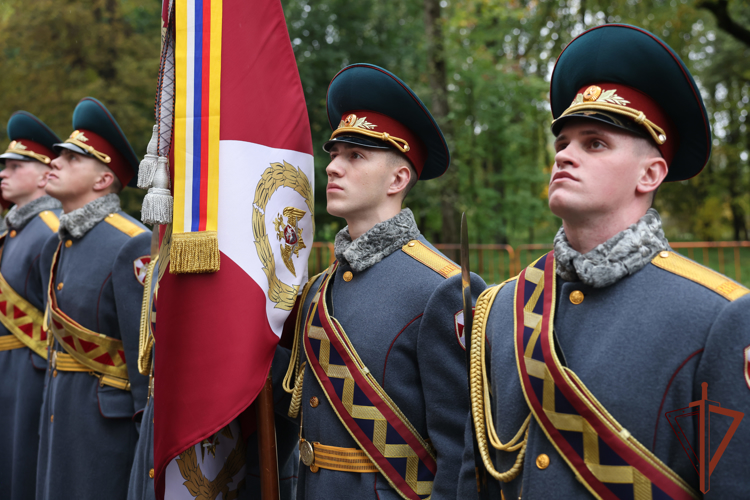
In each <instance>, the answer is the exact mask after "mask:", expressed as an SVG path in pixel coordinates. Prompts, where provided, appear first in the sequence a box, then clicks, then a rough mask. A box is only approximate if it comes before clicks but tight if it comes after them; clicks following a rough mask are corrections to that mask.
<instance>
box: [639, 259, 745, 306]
mask: <svg viewBox="0 0 750 500" xmlns="http://www.w3.org/2000/svg"><path fill="white" fill-rule="evenodd" d="M651 263H652V264H653V265H655V266H656V267H658V268H661V269H664V270H665V271H669V272H670V273H672V274H676V275H677V276H682V277H683V278H687V279H689V280H690V281H693V282H695V283H698V284H699V285H703V286H704V287H706V288H708V289H709V290H712V291H714V292H716V293H718V294H719V295H721V296H722V297H724V298H725V299H727V300H729V301H733V300H737V299H739V298H740V297H742V296H743V295H747V294H748V293H750V290H748V289H747V288H745V287H744V286H742V285H740V284H739V283H735V282H734V281H732V280H730V279H729V278H727V277H726V276H724V275H723V274H719V273H717V272H716V271H714V270H712V269H709V268H707V267H703V266H702V265H700V264H698V263H697V262H693V261H692V260H690V259H687V258H685V257H683V256H682V255H680V254H678V253H675V252H667V251H663V252H659V254H658V255H657V256H656V257H654V259H653V260H652V261H651Z"/></svg>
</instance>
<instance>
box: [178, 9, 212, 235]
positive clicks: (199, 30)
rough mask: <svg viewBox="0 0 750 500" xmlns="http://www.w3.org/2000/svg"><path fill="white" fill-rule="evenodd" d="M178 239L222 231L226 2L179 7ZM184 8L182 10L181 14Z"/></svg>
mask: <svg viewBox="0 0 750 500" xmlns="http://www.w3.org/2000/svg"><path fill="white" fill-rule="evenodd" d="M177 7H178V8H177V11H176V22H177V26H176V28H177V31H176V33H177V36H176V39H175V42H176V45H175V58H176V63H177V75H176V81H175V83H176V88H175V91H176V102H175V128H174V134H175V136H174V152H175V156H174V157H175V162H174V186H175V193H178V194H179V195H183V196H179V197H178V200H177V202H176V203H175V207H174V218H173V231H174V234H175V235H176V234H180V233H190V232H195V231H216V227H217V218H218V204H219V203H218V194H219V133H220V113H221V28H222V1H221V0H187V1H185V2H184V3H183V2H177ZM181 7H182V8H181Z"/></svg>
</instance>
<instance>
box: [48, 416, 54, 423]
mask: <svg viewBox="0 0 750 500" xmlns="http://www.w3.org/2000/svg"><path fill="white" fill-rule="evenodd" d="M49 421H50V423H52V422H54V421H55V416H54V415H50V416H49Z"/></svg>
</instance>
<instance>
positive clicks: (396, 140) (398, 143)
mask: <svg viewBox="0 0 750 500" xmlns="http://www.w3.org/2000/svg"><path fill="white" fill-rule="evenodd" d="M347 132H353V133H355V134H358V135H366V136H367V137H373V138H375V139H380V140H381V141H385V142H390V143H391V144H392V145H393V146H395V147H396V148H397V149H398V150H399V151H401V152H402V153H406V152H407V151H409V149H410V148H409V143H408V142H406V141H405V140H404V139H401V138H400V137H393V136H392V135H390V134H389V133H388V132H373V131H372V130H367V129H364V128H360V127H339V128H337V129H336V130H334V131H333V133H332V134H331V139H333V138H334V137H336V136H337V135H341V134H345V133H347ZM402 144H403V145H402Z"/></svg>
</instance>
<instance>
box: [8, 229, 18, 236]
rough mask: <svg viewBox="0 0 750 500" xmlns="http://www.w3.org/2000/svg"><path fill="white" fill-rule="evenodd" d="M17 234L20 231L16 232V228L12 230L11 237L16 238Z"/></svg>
mask: <svg viewBox="0 0 750 500" xmlns="http://www.w3.org/2000/svg"><path fill="white" fill-rule="evenodd" d="M17 234H18V233H17V232H16V230H15V229H14V230H12V231H11V232H10V237H11V238H15V237H16V235H17Z"/></svg>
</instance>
